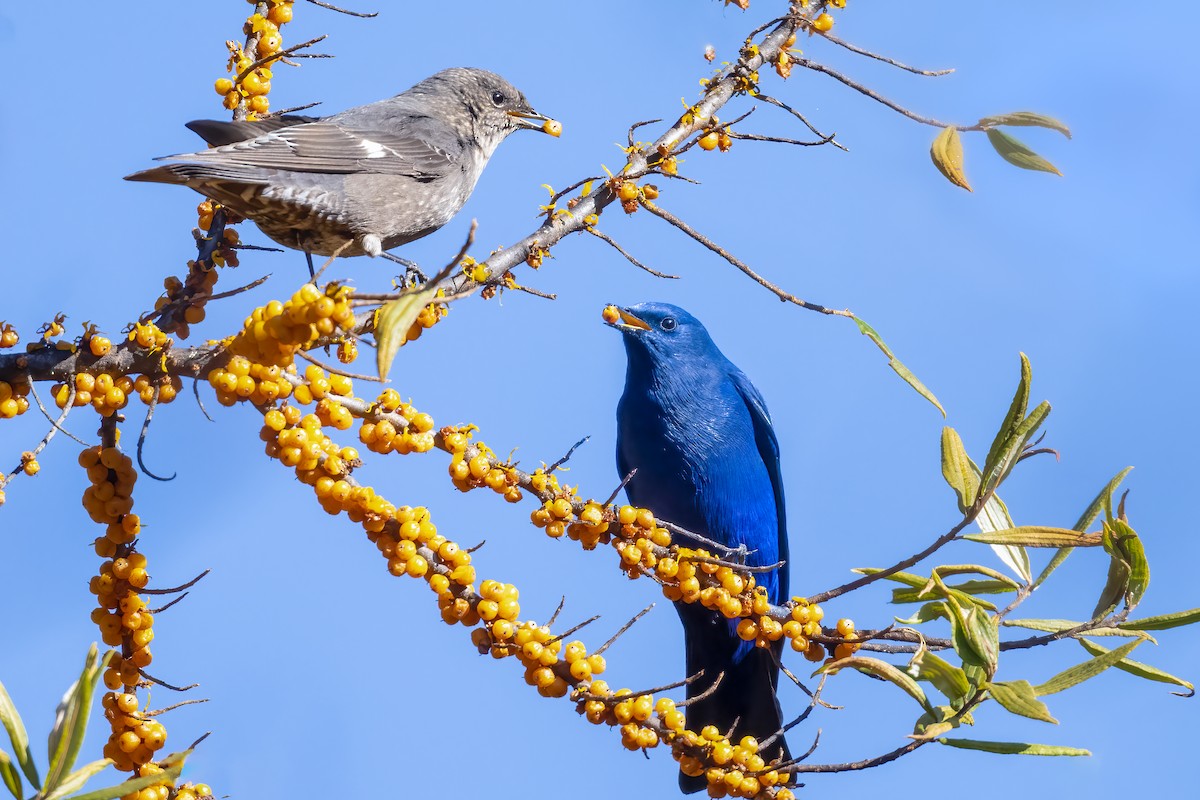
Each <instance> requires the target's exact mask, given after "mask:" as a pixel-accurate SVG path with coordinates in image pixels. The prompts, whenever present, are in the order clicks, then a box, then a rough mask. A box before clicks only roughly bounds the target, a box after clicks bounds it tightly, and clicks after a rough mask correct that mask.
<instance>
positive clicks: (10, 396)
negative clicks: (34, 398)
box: [0, 380, 32, 419]
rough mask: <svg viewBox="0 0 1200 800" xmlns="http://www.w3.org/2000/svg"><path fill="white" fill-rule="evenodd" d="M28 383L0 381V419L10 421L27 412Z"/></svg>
mask: <svg viewBox="0 0 1200 800" xmlns="http://www.w3.org/2000/svg"><path fill="white" fill-rule="evenodd" d="M31 386H32V384H30V383H29V382H28V381H23V380H22V381H16V382H14V383H9V382H8V381H0V419H12V418H13V417H17V416H20V415H21V414H24V413H25V412H26V411H28V410H29V400H28V395H29V390H30V387H31Z"/></svg>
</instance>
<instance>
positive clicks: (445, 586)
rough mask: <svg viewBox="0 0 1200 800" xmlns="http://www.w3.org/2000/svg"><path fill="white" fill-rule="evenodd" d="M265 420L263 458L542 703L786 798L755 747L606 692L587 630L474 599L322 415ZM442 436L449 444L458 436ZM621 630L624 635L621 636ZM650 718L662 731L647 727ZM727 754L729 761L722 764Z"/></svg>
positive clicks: (749, 790) (665, 705)
mask: <svg viewBox="0 0 1200 800" xmlns="http://www.w3.org/2000/svg"><path fill="white" fill-rule="evenodd" d="M297 388H298V387H297ZM388 392H391V393H393V394H394V393H395V392H394V390H385V393H384V394H385V397H384V398H381V401H380V405H381V406H384V407H386V406H389V405H391V402H389V401H390V400H391V398H390V397H387V396H386V395H387V394H388ZM262 411H263V423H264V425H263V429H262V438H263V439H264V441H265V442H266V447H267V454H268V455H270V456H272V457H274V458H276V459H278V460H279V461H281V463H283V464H285V465H286V466H291V467H293V468H294V469H295V472H296V476H297V477H298V478H299V479H300V481H301V482H302V483H305V484H307V485H309V486H311V487H312V488H313V491H314V494H315V495H316V497H317V499H318V502H319V503H320V505H321V507H322V508H323V509H324V510H325V511H326V512H328V513H331V514H341V513H345V514H347V516H348V517H349V518H350V519H351V520H353V521H355V522H357V523H359V524H361V525H362V527H363V528H364V530H365V531H366V533H367V537H368V539H370V540H371V541H372V542H373V543H374V544H375V545H376V547H377V548H378V549H379V551H380V554H381V555H382V556H383V557H384V558H385V559H386V560H387V566H388V571H389V572H390V573H391V574H393V575H396V576H400V575H408V576H410V577H414V578H422V579H424V580H425V581H426V582H427V584H428V585H429V587H430V589H431V590H433V591H434V593H435V594H436V595H437V598H438V607H439V610H440V611H441V615H442V619H443V620H444V621H445V622H447V623H448V624H451V625H453V624H458V623H461V624H463V625H464V626H466V627H469V628H474V630H473V631H472V633H471V640H472V642H473V643H474V644H475V645H476V647H477V648H478V649H479V651H480V652H481V653H490V654H491V655H492V656H493V657H494V658H497V659H502V658H506V657H509V656H513V657H516V658H517V660H518V661H520V662H521V663H522V665H523V666H524V667H525V680H526V682H527V683H529V684H530V685H532V686H536V687H537V689H538V692H539V693H540V694H542V695H543V696H547V697H564V696H566V695H567V694H568V692H570V690H571V688H572V687H579V688H580V689H581V693H580V694H578V695H577V696H575V697H573V699H574V700H575V701H576V703H577V707H578V708H579V711H580V713H582V714H584V715H585V716H587V718H588V719H589V721H592V722H594V723H596V724H601V723H607V724H609V725H613V726H617V725H619V726H620V730H621V735H622V743H623V744H624V745H625V746H626V747H627V748H629V749H643V748H650V747H654V746H657V745H658V744H659V743H660V742H664V743H667V744H669V745H671V747H672V753H673V755H674V756H675V757H676V758H677V759H679V760H680V762H681V768H684V769H686V770H688V771H690V772H691V773H692V774H703V773H704V770H705V769H708V768H709V765H710V764H720V763H728V762H729V761H730V760H733V761H734V762H735V763H737V764H741V763H744V764H745V773H743V772H742V771H741V770H728V771H725V770H719V772H718V773H714V776H710V782H711V781H712V780H713V779H714V778H716V779H717V782H718V783H721V784H722V785H724V786H725V787H726V790H727V791H731V792H733V793H734V795H735V796H740V797H760V798H775V800H790V798H791V797H792V794H791V792H790V790H787V789H785V788H783V787H782V784H784V783H786V782H787V778H786V777H785V773H780V772H779V771H777V770H774V769H771V768H770V767H769V765H766V764H765V763H764V762H763V760H762V758H761V757H757V756H756V755H755V753H754V751H755V750H756V749H757V744H756V743H755V742H754V740H753V739H750V738H745V739H742V740H741V741H740V742H739V743H738V744H737V745H736V746H735V745H733V744H732V743H731V742H729V740H728V738H727V737H726V736H725V735H723V734H722V733H721V732H719V731H717V730H716V729H715V728H713V729H711V730H710V729H707V728H706V729H705V730H703V731H701V732H700V733H695V732H692V731H688V730H687V729H686V728H685V726H684V715H683V713H682V712H680V711H678V710H677V709H678V704H676V703H675V702H674V701H672V700H670V699H668V698H660V699H658V700H656V699H655V698H654V697H653V696H652V695H649V694H646V693H642V694H637V695H635V694H634V693H632V692H631V691H629V690H619V691H617V692H615V693H614V692H610V690H609V689H608V686H607V684H606V683H605V682H604V681H601V680H597V679H596V678H595V676H596V675H599V674H601V673H602V672H604V670H605V669H606V661H605V659H604V658H603V656H601V655H600V653H599V652H595V653H592V654H591V655H589V654H588V652H587V648H586V646H585V645H584V644H583V643H582V642H580V641H571V642H566V643H565V644H564V641H563V640H564V638H565V637H567V636H569V635H571V633H573V632H574V631H576V630H578V629H579V628H580V627H582V625H586V624H588V622H591V621H592V620H588V621H587V622H584V623H581V625H579V626H575V627H573V628H571V629H569V630H567V631H565V632H564V633H562V634H559V635H554V634H553V633H552V632H551V630H550V628H549V627H548V626H545V625H539V624H538V623H536V622H534V621H530V620H527V621H524V622H522V621H520V620H519V614H520V603H519V592H518V590H517V587H515V586H513V585H511V584H505V583H501V582H498V581H494V580H485V581H483V582H482V583H480V584H479V589H478V591H476V589H475V580H476V571H475V568H474V566H473V564H472V558H471V555H470V554H469V553H468V552H467V551H466V550H464V549H463V548H461V547H460V546H459V545H458V544H457V543H456V542H453V541H451V540H449V539H447V538H445V537H444V536H441V535H440V534H439V533H438V532H437V528H436V527H435V526H434V525H433V523H432V521H431V519H430V516H429V512H428V511H427V510H426V509H424V508H420V507H418V508H411V507H408V506H400V507H397V506H395V505H393V504H391V503H389V502H388V501H387V500H385V499H384V498H382V497H381V496H379V495H377V494H376V493H375V492H374V490H372V489H371V488H370V487H367V486H363V485H362V484H360V483H359V482H358V481H357V480H356V479H355V478H354V477H353V476H352V475H351V473H352V472H353V471H354V470H355V469H356V468H357V466H358V465H359V463H360V462H359V460H358V459H357V457H356V454H355V453H354V452H353V451H352V448H345V447H339V446H338V445H337V444H336V443H335V442H333V441H332V440H331V439H330V438H329V437H328V436H326V435H325V433H324V428H325V426H326V425H327V424H328V422H327V421H326V420H323V419H322V417H321V415H320V414H319V413H312V414H306V415H302V414H301V413H300V410H299V409H298V408H296V407H295V406H290V405H287V404H284V405H278V406H275V407H271V408H263V409H262ZM383 413H384V414H390V413H393V412H390V411H384V412H383ZM417 417H418V415H417V414H413V415H412V419H411V420H407V419H406V422H407V423H411V424H412V425H413V426H414V427H427V426H426V425H425V424H423V423H422V422H421V421H419V420H418V419H417ZM384 422H386V420H380V422H378V423H374V424H383V423H384ZM368 424H371V423H368ZM428 424H429V425H431V424H432V422H431V421H430V422H429V423H428ZM423 433H429V431H424V432H423ZM443 435H444V436H445V435H449V436H453V435H455V432H453V431H451V433H449V434H445V433H444V434H443ZM459 435H461V434H459ZM293 451H294V452H293ZM643 613H644V612H643ZM639 616H640V615H639ZM634 619H635V620H636V619H637V618H636V617H635V618H634ZM630 624H632V621H631V623H630ZM626 629H628V625H627V626H626V627H625V628H623V629H622V631H619V632H618V636H619V635H620V633H621V632H623V631H624V630H626ZM611 641H612V640H610V641H609V642H607V643H606V644H605V647H607V646H608V645H609V644H611ZM655 714H657V715H658V716H659V717H660V718H661V723H659V722H652V721H651V719H650V718H651V716H652V715H655ZM737 748H740V750H739V749H737ZM726 751H728V758H725V760H724V761H722V758H723V754H725V753H726ZM696 770H699V772H696ZM735 778H736V780H734V779H735Z"/></svg>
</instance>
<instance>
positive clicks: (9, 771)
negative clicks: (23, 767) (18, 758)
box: [0, 750, 25, 800]
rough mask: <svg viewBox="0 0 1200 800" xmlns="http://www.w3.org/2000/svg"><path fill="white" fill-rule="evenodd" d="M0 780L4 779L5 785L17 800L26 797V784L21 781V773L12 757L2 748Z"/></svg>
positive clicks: (0, 752) (0, 753) (0, 754)
mask: <svg viewBox="0 0 1200 800" xmlns="http://www.w3.org/2000/svg"><path fill="white" fill-rule="evenodd" d="M0 780H2V781H4V785H5V786H6V787H8V791H10V792H11V793H12V796H13V797H15V798H17V800H22V798H23V797H25V786H24V784H22V783H21V773H20V772H18V771H17V767H16V765H15V764H13V762H12V758H11V757H9V755H8V753H6V752H4V751H3V750H0Z"/></svg>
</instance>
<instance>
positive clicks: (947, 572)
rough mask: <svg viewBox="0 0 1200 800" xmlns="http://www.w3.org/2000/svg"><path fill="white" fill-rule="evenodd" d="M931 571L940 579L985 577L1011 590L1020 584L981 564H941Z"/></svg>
mask: <svg viewBox="0 0 1200 800" xmlns="http://www.w3.org/2000/svg"><path fill="white" fill-rule="evenodd" d="M933 571H934V572H936V573H937V574H938V576H939V577H941V578H942V579H945V578H948V577H950V576H951V575H986V576H987V577H989V578H994V579H995V580H997V581H999V582H1001V583H1003V584H1005V585H1006V586H1008V587H1009V588H1011V589H1019V588H1021V584H1019V583H1017V582H1016V581H1014V580H1013V579H1012V578H1010V577H1008V576H1007V575H1005V574H1004V573H1003V572H999V571H998V570H994V569H992V568H991V567H985V566H983V565H982V564H943V565H942V566H940V567H934V568H933ZM931 580H932V579H931Z"/></svg>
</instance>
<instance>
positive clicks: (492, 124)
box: [125, 67, 562, 270]
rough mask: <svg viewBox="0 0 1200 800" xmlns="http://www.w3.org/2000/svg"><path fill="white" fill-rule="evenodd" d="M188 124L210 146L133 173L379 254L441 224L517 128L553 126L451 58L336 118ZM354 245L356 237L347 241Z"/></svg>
mask: <svg viewBox="0 0 1200 800" xmlns="http://www.w3.org/2000/svg"><path fill="white" fill-rule="evenodd" d="M188 128H190V129H191V130H193V131H195V132H196V133H197V134H199V135H200V136H201V137H202V138H203V139H204V140H205V141H206V142H208V143H209V144H210V145H213V147H212V148H211V149H209V150H204V151H202V152H199V153H183V154H180V155H174V156H167V157H166V159H169V160H170V161H172V162H173V163H169V164H164V165H162V166H159V167H155V168H153V169H148V170H144V171H142V172H135V173H134V174H132V175H128V176H126V178H125V179H126V180H130V181H151V182H155V183H175V184H182V185H184V186H190V187H191V188H192V189H195V190H196V191H197V192H200V193H201V194H203V195H206V196H207V197H211V198H213V199H214V200H216V201H217V202H219V203H221V204H222V205H225V206H227V207H228V208H229V209H231V210H232V211H234V212H236V213H237V214H240V215H242V216H244V217H246V218H248V219H251V220H253V221H254V223H255V224H257V225H258V227H259V228H260V229H261V230H262V232H263V233H265V234H266V235H267V236H269V237H271V238H272V239H274V240H275V241H276V242H278V243H279V244H281V245H284V246H285V247H292V248H295V249H297V250H303V251H304V252H305V253H306V254H307V255H308V258H309V267H310V270H311V263H312V255H313V254H316V255H322V256H329V255H333V254H334V253H335V252H337V251H338V250H339V248H342V247H343V246H345V249H344V250H341V253H340V254H341V255H343V256H357V255H363V254H364V253H365V254H366V255H369V256H377V255H379V254H380V253H382V252H383V251H385V250H390V249H391V248H393V247H396V246H398V245H401V244H404V243H406V242H411V241H412V240H414V239H419V238H421V237H422V236H426V235H428V234H430V233H432V232H434V231H436V230H437V229H438V228H440V227H442V226H443V225H445V224H446V223H447V222H449V221H450V219H451V218H452V217H453V216H454V215H455V214H457V213H458V212H459V210H460V209H461V208H462V207H463V204H464V203H466V202H467V198H468V197H470V196H471V192H472V190H474V188H475V183H476V181H478V180H479V176H480V174H481V173H482V172H483V168H484V167H485V166H487V162H488V159H490V158H491V156H492V153H493V152H495V150H496V147H497V146H498V145H499V144H500V143H501V142H502V141H504V139H505V138H506V137H507V136H508V135H509V134H510V133H512V132H513V131H516V130H519V129H522V128H524V129H531V130H540V131H543V132H545V133H549V134H551V135H552V136H558V135H559V133H560V132H561V129H562V126H561V125H559V124H558V123H557V122H555V121H554V120H552V119H550V118H548V117H545V116H543V115H541V114H538V113H537V112H535V111H534V110H533V108H532V107H531V106H530V105H529V102H528V101H527V100H526V99H525V95H523V94H521V92H520V91H518V90H517V88H516V87H515V86H513V85H512V84H511V83H509V82H508V81H506V80H505V79H504V78H501V77H500V76H499V75H496V74H494V73H491V72H487V71H485V70H481V69H471V68H465V67H456V68H453V69H447V70H443V71H441V72H439V73H437V74H436V75H433V76H431V77H428V78H426V79H425V80H423V81H421V82H420V83H418V84H417V85H416V86H414V87H412V88H411V89H409V90H408V91H405V92H402V93H401V94H398V95H396V96H395V97H392V98H390V99H388V100H380V101H379V102H376V103H369V104H367V105H365V106H359V107H357V108H351V109H349V110H347V111H343V112H341V113H339V114H334V115H333V116H330V117H324V118H316V117H303V116H280V117H268V118H266V119H262V120H253V121H241V122H218V121H214V120H198V121H195V122H190V123H188ZM347 243H349V244H347Z"/></svg>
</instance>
